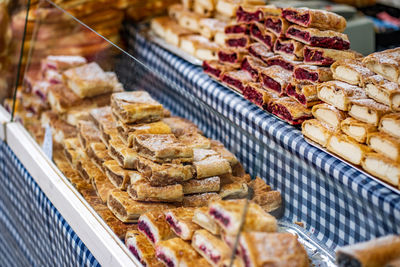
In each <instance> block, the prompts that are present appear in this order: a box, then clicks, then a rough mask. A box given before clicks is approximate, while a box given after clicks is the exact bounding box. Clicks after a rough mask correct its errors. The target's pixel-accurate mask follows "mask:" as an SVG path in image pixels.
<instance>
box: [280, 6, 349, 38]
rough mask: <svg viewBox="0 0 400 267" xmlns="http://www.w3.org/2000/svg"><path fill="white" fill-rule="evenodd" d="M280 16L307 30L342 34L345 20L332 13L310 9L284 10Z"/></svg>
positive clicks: (290, 8)
mask: <svg viewBox="0 0 400 267" xmlns="http://www.w3.org/2000/svg"><path fill="white" fill-rule="evenodd" d="M282 16H283V17H284V18H285V19H287V20H288V21H290V22H292V23H294V24H297V25H300V26H303V27H308V28H317V29H320V30H332V31H337V32H343V31H344V29H345V28H346V20H345V18H343V17H342V16H340V15H337V14H335V13H333V12H329V11H325V10H320V9H310V8H292V7H289V8H285V9H283V11H282Z"/></svg>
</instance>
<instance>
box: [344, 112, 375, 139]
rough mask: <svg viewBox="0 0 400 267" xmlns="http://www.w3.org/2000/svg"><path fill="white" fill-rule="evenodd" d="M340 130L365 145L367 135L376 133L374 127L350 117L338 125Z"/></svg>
mask: <svg viewBox="0 0 400 267" xmlns="http://www.w3.org/2000/svg"><path fill="white" fill-rule="evenodd" d="M340 129H341V130H342V132H344V133H345V134H347V135H348V136H350V137H351V138H353V139H354V140H356V141H357V142H359V143H365V142H366V141H367V136H368V134H370V133H372V132H376V131H377V129H376V126H374V125H371V124H368V123H365V122H361V121H359V120H356V119H354V118H350V117H349V118H347V119H345V120H344V121H342V122H341V123H340Z"/></svg>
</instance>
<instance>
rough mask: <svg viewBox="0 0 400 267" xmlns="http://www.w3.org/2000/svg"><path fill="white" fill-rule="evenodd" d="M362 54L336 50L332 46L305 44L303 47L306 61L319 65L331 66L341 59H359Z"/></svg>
mask: <svg viewBox="0 0 400 267" xmlns="http://www.w3.org/2000/svg"><path fill="white" fill-rule="evenodd" d="M359 57H361V55H360V54H359V53H357V52H355V51H352V50H335V49H330V48H321V47H312V46H308V45H305V46H304V49H303V58H304V63H306V64H310V65H318V66H330V65H332V64H333V63H334V62H335V61H337V60H340V59H357V58H359Z"/></svg>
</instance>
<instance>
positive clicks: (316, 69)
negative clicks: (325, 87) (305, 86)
mask: <svg viewBox="0 0 400 267" xmlns="http://www.w3.org/2000/svg"><path fill="white" fill-rule="evenodd" d="M293 77H294V78H295V80H296V81H302V82H312V83H321V82H327V81H330V80H332V71H331V69H330V68H328V67H320V66H313V65H297V66H295V67H294V70H293Z"/></svg>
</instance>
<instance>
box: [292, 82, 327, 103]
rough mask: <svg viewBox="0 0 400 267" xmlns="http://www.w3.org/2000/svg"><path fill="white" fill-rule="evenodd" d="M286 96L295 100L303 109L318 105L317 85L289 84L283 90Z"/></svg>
mask: <svg viewBox="0 0 400 267" xmlns="http://www.w3.org/2000/svg"><path fill="white" fill-rule="evenodd" d="M285 91H286V94H287V95H288V96H290V97H292V98H293V99H295V100H297V101H298V102H299V103H300V104H302V105H303V106H305V107H312V106H314V105H315V104H317V103H319V102H320V100H319V99H318V96H317V85H316V84H308V83H293V82H292V83H290V84H288V86H287V87H286V89H285Z"/></svg>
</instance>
